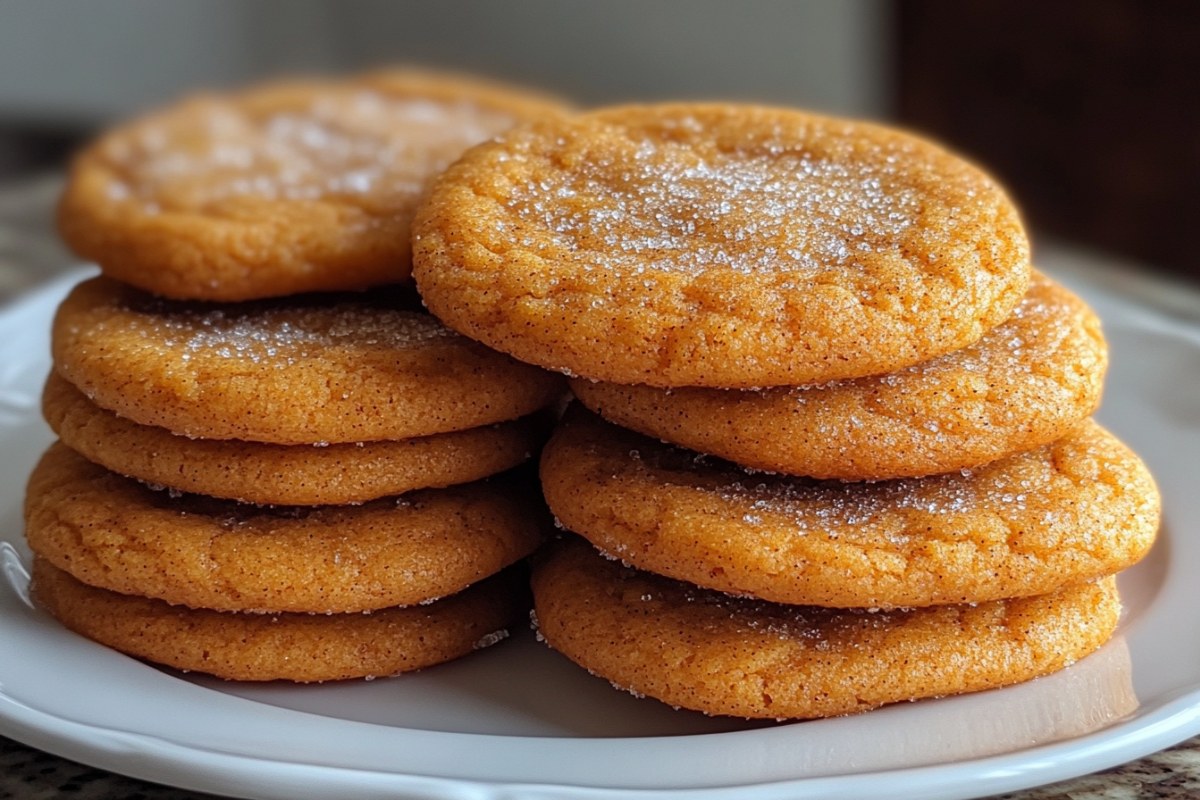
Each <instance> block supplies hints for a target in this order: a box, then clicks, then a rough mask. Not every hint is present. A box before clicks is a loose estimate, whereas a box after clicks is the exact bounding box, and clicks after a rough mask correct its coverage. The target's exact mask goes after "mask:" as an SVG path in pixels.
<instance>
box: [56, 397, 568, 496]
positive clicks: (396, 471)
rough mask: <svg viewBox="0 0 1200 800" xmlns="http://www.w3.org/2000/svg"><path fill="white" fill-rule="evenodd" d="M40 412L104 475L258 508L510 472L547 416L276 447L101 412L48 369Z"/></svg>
mask: <svg viewBox="0 0 1200 800" xmlns="http://www.w3.org/2000/svg"><path fill="white" fill-rule="evenodd" d="M42 413H43V415H44V416H45V417H46V421H47V422H49V423H50V427H51V428H52V429H53V430H54V432H55V433H57V434H58V436H59V438H60V439H61V440H62V442H63V443H64V444H66V445H67V446H68V447H70V448H71V449H72V450H74V451H76V452H77V453H79V454H81V455H83V456H84V457H85V458H87V459H88V460H89V461H92V462H94V463H96V464H100V465H101V466H104V467H107V468H108V469H110V470H112V471H113V472H116V473H119V474H121V475H126V476H129V477H132V478H137V479H138V480H140V481H144V482H146V483H150V484H157V485H160V486H165V487H167V488H170V489H175V490H177V491H181V492H189V493H193V494H206V495H209V496H211V497H224V498H228V499H231V500H240V501H241V502H244V503H259V504H263V505H303V506H308V505H344V504H349V503H363V502H366V501H368V500H374V499H376V498H379V497H387V496H389V495H397V494H402V493H404V492H409V491H412V490H414V489H427V488H436V487H442V486H452V485H455V484H459V483H469V482H471V481H475V480H479V479H480V478H486V477H487V476H489V475H494V474H496V473H498V472H503V471H504V470H507V469H511V468H513V467H515V466H517V465H519V464H521V463H523V462H524V461H526V460H528V459H529V458H531V457H532V455H533V454H534V453H536V452H538V450H539V449H540V448H541V446H542V444H543V443H544V442H545V440H546V438H547V436H548V435H549V432H550V428H551V427H552V426H553V424H554V420H553V418H554V415H553V413H552V412H551V411H550V410H549V409H547V410H546V411H543V412H539V413H537V414H532V415H530V416H527V417H522V418H521V419H517V420H512V421H510V422H498V423H496V424H494V425H485V426H483V427H480V428H471V429H469V430H465V431H456V432H453V433H437V434H434V435H432V436H422V437H419V438H416V439H401V440H400V441H395V442H362V443H358V444H331V445H327V446H323V447H314V446H312V445H303V444H298V445H279V444H263V443H261V442H242V441H236V440H228V439H226V440H222V439H188V438H187V437H185V436H176V435H175V434H173V433H171V432H170V431H168V430H167V429H165V428H155V427H152V426H149V425H139V424H138V423H136V422H133V421H131V420H127V419H125V418H123V417H119V416H117V415H116V414H114V413H112V412H111V411H105V410H104V409H102V408H100V407H99V406H98V405H96V404H95V403H93V402H91V401H90V400H88V399H87V397H85V396H84V395H83V393H82V392H80V391H79V390H78V389H76V388H75V387H74V386H72V385H71V384H70V383H68V382H67V381H65V380H64V379H62V378H61V377H59V376H58V375H57V374H55V373H51V375H50V379H49V380H48V381H47V382H46V391H45V392H44V394H43V395H42Z"/></svg>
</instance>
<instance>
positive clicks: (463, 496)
mask: <svg viewBox="0 0 1200 800" xmlns="http://www.w3.org/2000/svg"><path fill="white" fill-rule="evenodd" d="M522 477H524V476H514V475H511V474H510V475H507V476H501V477H498V478H494V479H491V480H488V481H481V482H477V483H472V484H467V485H465V486H452V487H450V488H447V489H428V490H422V491H418V492H412V493H410V494H407V495H403V496H402V497H400V498H386V499H382V500H375V501H372V502H370V503H365V504H363V505H361V506H322V507H316V508H312V507H304V506H299V507H296V506H287V507H277V508H266V507H260V506H252V505H245V504H240V503H235V502H233V501H230V500H215V499H212V498H208V497H204V496H201V495H178V494H177V493H170V492H167V491H154V490H153V489H150V488H148V487H146V486H144V485H142V484H140V483H138V482H137V481H134V480H131V479H129V478H123V477H121V476H119V475H116V474H114V473H112V472H109V471H108V470H106V469H104V468H103V467H100V466H97V465H95V464H92V463H91V462H89V461H86V460H85V459H84V458H83V457H81V456H79V455H77V454H76V453H75V452H74V451H72V450H70V449H69V448H67V447H66V446H65V445H63V444H61V443H56V444H54V445H53V446H51V448H50V449H49V450H48V451H47V452H46V454H45V455H44V456H43V457H42V460H41V461H40V462H39V463H38V465H37V467H36V468H35V469H34V471H33V474H32V476H31V477H30V479H29V488H28V490H27V492H26V497H25V537H26V539H27V540H28V542H29V547H30V549H32V550H33V551H34V552H35V553H37V554H38V555H39V556H42V557H43V558H45V559H47V560H48V561H50V562H51V563H52V564H54V565H55V566H56V567H58V568H59V569H63V570H66V571H67V572H69V573H71V575H73V576H74V577H75V578H77V579H79V580H81V581H83V582H84V583H87V584H89V585H92V586H96V587H99V588H102V589H109V590H111V591H114V592H120V593H122V594H135V595H143V596H146V597H152V598H157V599H160V600H165V601H167V602H168V603H173V604H179V605H185V606H189V607H192V608H212V609H216V610H218V611H264V612H275V611H294V612H310V613H342V612H350V611H366V610H373V609H379V608H387V607H389V606H407V605H415V604H418V603H422V602H427V601H429V600H433V599H435V598H439V597H446V596H448V595H451V594H454V593H455V592H457V591H460V590H461V589H463V588H464V587H466V586H468V585H470V584H472V583H475V582H476V581H478V580H480V579H482V578H485V577H487V576H488V575H491V574H493V573H495V572H498V571H499V570H500V569H502V568H503V567H506V566H508V565H509V564H512V563H513V562H515V561H517V560H519V559H521V558H524V557H525V556H527V555H529V553H531V552H532V551H533V550H534V548H535V547H537V545H538V544H539V543H540V542H541V541H542V537H543V533H544V529H545V523H544V521H543V519H542V517H541V513H542V512H539V511H538V505H539V504H538V500H537V496H536V493H535V490H534V489H533V488H532V487H529V486H527V485H526V483H525V482H524V481H523V480H519V478H522Z"/></svg>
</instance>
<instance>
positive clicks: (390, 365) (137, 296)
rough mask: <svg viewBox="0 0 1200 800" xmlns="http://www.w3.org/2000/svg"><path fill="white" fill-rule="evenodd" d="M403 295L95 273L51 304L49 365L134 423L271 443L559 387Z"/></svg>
mask: <svg viewBox="0 0 1200 800" xmlns="http://www.w3.org/2000/svg"><path fill="white" fill-rule="evenodd" d="M410 291H411V290H410ZM415 303H416V301H415V299H414V297H412V296H409V295H406V294H404V293H397V292H393V291H387V290H381V289H377V290H374V291H373V292H369V293H364V294H361V295H302V296H297V297H290V298H285V299H280V300H263V301H257V302H253V303H238V304H209V303H205V304H201V303H186V302H180V301H170V300H164V299H161V298H157V297H155V296H153V295H150V294H147V293H145V292H142V291H140V290H138V289H135V288H133V287H129V286H125V285H123V284H119V283H117V282H116V281H113V280H110V279H108V278H103V277H102V278H95V279H93V280H90V281H85V282H84V283H82V284H80V285H79V286H77V287H76V288H75V289H74V290H73V291H72V292H71V294H70V295H69V296H68V297H67V299H66V300H65V301H64V302H63V304H62V306H60V308H59V310H58V314H57V315H56V317H55V322H54V329H53V344H52V348H53V353H54V361H55V368H56V370H57V371H58V373H59V375H61V376H62V377H63V378H65V379H66V380H68V381H70V382H71V383H72V384H74V385H75V386H76V387H77V388H79V389H80V390H81V391H82V392H83V393H84V394H86V395H87V396H88V397H89V398H90V399H91V400H92V401H93V402H94V403H96V404H97V405H99V406H101V407H102V408H105V409H108V410H110V411H113V412H116V413H117V414H120V415H121V416H123V417H126V418H128V419H130V420H133V421H135V422H138V423H140V424H143V425H151V426H155V427H160V428H166V429H167V430H169V431H171V432H172V433H176V434H179V435H182V436H188V437H194V438H204V439H240V440H246V441H252V442H268V443H273V444H285V445H293V444H333V443H343V442H371V441H381V440H397V439H410V438H413V437H418V436H428V435H431V434H436V433H447V432H451V431H460V430H466V429H468V428H476V427H480V426H483V425H490V424H493V423H496V422H502V421H505V420H511V419H516V418H517V417H520V416H524V415H526V414H529V413H532V412H534V411H536V410H538V409H539V408H544V407H545V406H547V405H549V404H551V403H553V402H555V401H556V400H557V399H558V398H559V397H561V396H562V394H563V391H564V387H563V381H562V379H561V378H560V377H559V376H556V375H551V374H550V373H547V372H545V371H543V370H540V369H538V368H536V367H532V366H529V365H526V364H521V363H519V362H517V361H515V360H514V359H512V358H510V357H508V356H505V355H502V354H500V353H496V352H494V351H492V350H489V349H488V348H486V347H484V346H482V345H480V344H477V343H476V342H472V341H470V340H468V339H466V338H465V337H463V336H460V335H458V334H456V333H454V332H453V331H450V330H448V329H447V328H445V327H444V326H443V325H441V324H440V323H439V322H438V321H437V320H436V319H434V318H433V317H431V316H430V315H428V314H426V313H424V312H421V311H416V310H412V308H414V307H415Z"/></svg>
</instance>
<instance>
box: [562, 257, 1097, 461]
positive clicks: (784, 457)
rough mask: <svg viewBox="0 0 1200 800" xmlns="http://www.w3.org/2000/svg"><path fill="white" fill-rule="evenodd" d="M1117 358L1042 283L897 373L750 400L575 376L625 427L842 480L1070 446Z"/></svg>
mask: <svg viewBox="0 0 1200 800" xmlns="http://www.w3.org/2000/svg"><path fill="white" fill-rule="evenodd" d="M1107 365H1108V348H1107V346H1106V344H1105V342H1104V337H1103V336H1102V335H1101V333H1100V321H1099V320H1097V319H1096V316H1095V315H1094V314H1093V313H1092V312H1091V310H1090V309H1089V308H1088V307H1087V306H1086V305H1085V304H1084V303H1083V301H1082V300H1080V299H1079V298H1078V297H1076V296H1075V295H1073V294H1071V292H1069V291H1067V289H1065V288H1063V287H1062V286H1060V285H1058V284H1057V283H1055V282H1054V281H1052V280H1050V279H1049V278H1047V277H1045V276H1044V275H1040V274H1037V273H1035V274H1034V277H1033V280H1032V281H1031V283H1030V286H1029V291H1028V293H1027V294H1026V295H1025V299H1024V300H1022V301H1021V304H1020V305H1018V306H1017V309H1016V311H1014V312H1013V314H1012V316H1011V317H1009V318H1008V319H1007V320H1006V321H1005V322H1004V323H1002V324H1001V325H999V326H997V327H995V328H992V329H991V330H990V331H988V332H987V333H985V334H984V335H983V338H982V339H980V340H979V341H978V342H976V343H975V344H973V345H970V346H968V347H965V348H963V349H962V350H956V351H955V352H953V353H948V354H946V355H944V356H940V357H938V358H936V359H933V360H932V361H926V362H924V363H921V364H917V365H915V366H912V367H906V368H904V369H901V370H899V371H897V372H891V373H888V374H886V375H878V376H874V377H868V378H858V379H855V380H850V381H835V382H833V383H827V384H822V385H820V386H803V387H778V388H774V389H763V390H760V391H756V392H751V391H726V390H721V389H707V388H680V389H659V388H654V387H650V386H621V385H619V384H615V383H593V382H592V381H587V380H582V379H575V380H572V381H571V388H572V390H574V392H575V396H576V397H578V398H579V399H580V401H582V402H583V404H584V405H586V406H587V407H588V408H590V409H592V410H593V411H595V412H597V413H599V414H601V415H603V416H604V418H605V419H608V420H610V421H612V422H615V423H617V424H618V425H621V426H624V427H626V428H633V429H634V430H636V431H639V432H641V433H644V434H646V435H647V436H653V437H654V438H656V439H663V440H665V441H669V442H672V443H674V444H678V445H681V446H683V447H688V448H691V449H692V450H698V451H700V452H702V453H709V454H712V455H715V456H720V457H721V458H725V459H728V460H730V461H734V462H736V463H738V464H742V465H744V466H747V467H753V468H755V469H761V470H768V471H771V472H783V473H787V474H790V475H808V476H811V477H815V478H840V479H842V480H863V479H872V480H881V479H886V478H905V477H917V476H921V475H933V474H937V473H942V472H954V471H957V470H960V469H973V468H975V467H978V466H980V465H982V464H987V463H989V462H991V461H995V460H996V459H998V458H1002V457H1004V456H1006V455H1010V454H1013V453H1019V452H1023V451H1025V450H1030V449H1033V448H1035V447H1039V446H1041V445H1043V444H1047V443H1049V442H1052V441H1054V440H1055V439H1057V438H1059V437H1060V436H1063V435H1064V434H1065V433H1066V432H1067V431H1069V430H1070V429H1071V428H1072V427H1074V426H1075V425H1076V424H1077V423H1078V422H1079V421H1080V420H1082V419H1083V418H1085V417H1087V416H1090V415H1091V414H1092V412H1094V411H1095V410H1096V407H1097V406H1098V405H1099V403H1100V393H1101V388H1102V384H1103V382H1104V371H1105V369H1106V367H1107Z"/></svg>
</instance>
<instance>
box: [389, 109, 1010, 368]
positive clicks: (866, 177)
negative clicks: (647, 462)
mask: <svg viewBox="0 0 1200 800" xmlns="http://www.w3.org/2000/svg"><path fill="white" fill-rule="evenodd" d="M413 251H414V252H413V259H414V262H413V263H414V269H413V274H414V276H415V277H416V280H417V283H418V286H419V287H420V290H421V294H422V296H423V297H424V298H425V300H426V302H427V303H428V305H429V309H430V310H431V311H432V312H433V313H434V314H435V315H437V316H438V317H440V318H441V319H442V320H443V321H444V322H446V324H447V325H449V326H450V327H452V328H454V329H455V330H458V331H461V332H462V333H465V334H466V335H468V336H470V337H472V338H474V339H478V340H480V341H482V342H484V343H486V344H488V345H490V346H492V347H494V348H496V349H497V350H501V351H503V352H506V353H511V354H512V355H514V356H516V357H517V358H519V359H521V360H522V361H528V362H530V363H533V364H539V365H541V366H544V367H547V368H550V369H555V370H559V371H562V372H567V373H573V374H576V375H579V376H582V377H585V378H593V379H597V380H604V381H611V382H614V383H623V384H648V385H651V386H663V387H671V386H713V387H721V388H751V387H763V386H797V385H802V384H806V383H822V382H826V381H830V380H837V379H843V378H856V377H861V376H864V375H876V374H880V373H884V372H891V371H894V370H896V369H900V368H901V367H904V366H908V365H910V364H916V363H918V362H921V361H927V360H929V359H931V358H934V357H936V356H939V355H942V354H943V353H947V352H950V351H952V350H957V349H959V348H962V347H965V346H967V345H969V344H971V343H972V342H974V341H976V340H978V339H979V337H980V336H982V335H983V333H984V331H986V330H987V329H988V328H990V327H992V326H994V325H996V324H998V323H1000V322H1002V321H1003V320H1004V319H1005V318H1006V317H1007V316H1008V314H1009V312H1010V311H1012V309H1013V308H1014V307H1015V306H1016V305H1017V303H1018V302H1019V301H1020V299H1021V296H1022V295H1023V294H1024V292H1025V287H1026V284H1027V283H1028V280H1029V269H1030V267H1029V247H1028V243H1027V241H1026V238H1025V234H1024V232H1023V230H1022V227H1021V222H1020V219H1019V218H1018V216H1017V212H1016V210H1015V209H1014V207H1013V205H1012V204H1011V203H1010V202H1009V200H1008V199H1007V198H1006V197H1005V195H1004V193H1003V192H1002V191H1001V190H1000V188H999V187H998V186H997V185H996V184H995V183H994V182H993V181H992V179H991V178H989V177H988V176H986V175H985V174H983V173H982V172H980V171H979V170H978V169H976V168H975V167H973V166H971V165H970V164H967V163H965V162H964V161H962V160H961V159H959V158H957V157H955V156H952V155H950V154H948V153H946V152H945V151H943V150H941V149H940V148H938V147H936V146H935V145H933V144H930V143H928V142H926V141H924V140H921V139H917V138H915V137H913V136H911V135H908V134H905V133H901V132H899V131H895V130H890V129H887V128H883V127H880V126H877V125H870V124H865V123H857V122H848V121H845V120H838V119H831V118H826V117H818V116H814V115H811V114H807V113H804V112H800V111H793V110H786V109H774V108H762V107H755V106H738V105H701V104H675V105H658V106H626V107H619V108H610V109H604V110H600V111H594V112H591V113H588V114H583V115H579V116H576V117H571V118H562V119H555V120H543V121H540V122H535V123H530V124H527V125H524V126H521V127H520V128H517V129H514V130H513V131H510V132H508V133H507V134H504V135H502V136H500V137H498V138H497V139H496V140H494V141H492V142H489V143H486V144H483V145H480V146H478V147H476V148H473V149H472V150H470V151H469V152H468V153H467V154H466V155H464V156H463V158H462V159H461V160H459V161H458V162H457V163H455V164H454V165H453V166H451V167H450V168H449V169H448V170H447V171H446V172H445V173H444V174H443V175H442V176H441V177H439V178H438V179H437V180H436V181H435V182H434V185H433V189H432V191H431V194H430V197H429V198H428V200H426V202H424V203H423V204H422V206H421V208H420V209H419V210H418V212H417V218H416V222H415V223H414V226H413Z"/></svg>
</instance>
